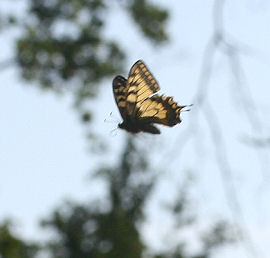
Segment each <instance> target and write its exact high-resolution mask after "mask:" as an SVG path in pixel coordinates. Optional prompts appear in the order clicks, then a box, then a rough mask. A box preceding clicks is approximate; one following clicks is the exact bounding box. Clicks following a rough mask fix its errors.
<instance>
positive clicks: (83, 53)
mask: <svg viewBox="0 0 270 258" xmlns="http://www.w3.org/2000/svg"><path fill="white" fill-rule="evenodd" d="M114 2H116V3H118V5H119V8H124V9H125V10H126V11H127V12H128V13H129V14H130V17H131V18H132V19H133V20H134V22H135V24H136V25H137V26H138V27H139V28H140V30H141V31H142V32H143V34H144V35H145V37H146V38H147V39H149V40H151V42H153V43H154V44H161V43H163V42H165V41H166V40H167V34H166V31H165V25H166V21H167V19H168V12H167V11H166V10H165V9H162V8H161V7H158V6H156V5H154V4H152V3H150V2H149V1H146V0H140V1H135V0H133V1H123V2H122V1H102V0H58V1H53V0H50V1H42V0H31V1H30V7H29V10H28V14H27V17H26V20H25V21H23V24H22V25H21V24H20V26H21V27H22V28H21V29H22V31H23V34H22V36H21V37H20V38H19V39H18V41H17V52H16V61H17V62H18V65H19V67H20V69H21V72H22V76H23V77H24V78H25V79H26V80H29V81H35V82H37V83H38V85H40V86H41V87H43V88H48V89H53V90H56V91H61V90H63V89H65V90H71V91H73V92H74V94H75V100H76V102H77V104H80V103H81V102H82V101H84V100H86V99H89V98H92V97H94V96H96V94H97V92H98V86H99V82H100V81H101V80H102V79H104V78H108V77H112V76H113V75H115V74H116V73H117V72H120V71H122V68H123V60H124V57H125V55H126V53H124V52H123V50H122V49H121V47H120V45H119V43H118V41H117V39H107V37H106V35H105V32H104V30H105V28H106V25H107V22H108V21H107V19H106V16H107V14H108V12H109V11H110V6H111V5H112V4H114ZM14 20H16V19H14ZM18 24H19V21H18V23H17V25H18ZM131 29H132V28H131ZM120 35H121V30H119V36H120ZM83 118H84V120H85V121H87V120H88V119H89V118H90V115H89V114H88V116H87V115H84V116H83ZM87 118H88V119H87Z"/></svg>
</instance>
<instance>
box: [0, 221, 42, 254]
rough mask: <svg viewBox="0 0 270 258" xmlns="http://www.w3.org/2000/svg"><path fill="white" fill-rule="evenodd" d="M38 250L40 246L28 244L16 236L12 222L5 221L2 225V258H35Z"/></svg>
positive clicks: (0, 241) (0, 239)
mask: <svg viewBox="0 0 270 258" xmlns="http://www.w3.org/2000/svg"><path fill="white" fill-rule="evenodd" d="M38 250H39V247H38V245H36V244H32V243H26V242H25V241H23V240H21V239H20V238H19V237H18V236H16V235H15V233H14V232H13V231H12V225H11V222H9V221H4V222H3V223H2V224H0V257H1V258H34V257H35V255H36V254H37V252H38Z"/></svg>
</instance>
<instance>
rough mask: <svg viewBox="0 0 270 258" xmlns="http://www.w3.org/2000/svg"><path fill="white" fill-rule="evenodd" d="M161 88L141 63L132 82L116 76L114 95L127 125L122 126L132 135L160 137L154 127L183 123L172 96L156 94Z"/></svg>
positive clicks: (134, 67) (132, 68) (131, 79)
mask: <svg viewBox="0 0 270 258" xmlns="http://www.w3.org/2000/svg"><path fill="white" fill-rule="evenodd" d="M159 90H160V88H159V85H158V83H157V81H156V79H155V78H154V76H153V75H152V74H151V72H150V71H149V70H148V68H147V67H146V65H145V64H144V63H143V62H142V61H141V60H139V61H137V62H136V63H135V64H134V65H133V66H132V67H131V69H130V72H129V76H128V79H125V78H124V77H123V76H120V75H118V76H116V77H115V78H114V80H113V93H114V97H115V101H116V104H117V106H118V109H119V112H120V114H121V116H122V118H123V122H122V123H120V124H119V125H118V127H119V128H121V129H124V130H126V131H128V132H130V133H139V132H147V133H151V134H160V131H159V129H158V128H157V127H155V126H154V125H153V124H154V123H156V124H163V125H166V126H170V127H171V126H174V125H176V124H178V123H180V122H181V120H180V111H181V109H182V108H184V107H185V106H178V104H177V103H176V102H175V101H174V100H173V98H172V97H166V96H164V95H158V94H155V93H156V92H157V91H159Z"/></svg>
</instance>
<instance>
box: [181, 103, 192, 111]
mask: <svg viewBox="0 0 270 258" xmlns="http://www.w3.org/2000/svg"><path fill="white" fill-rule="evenodd" d="M192 106H193V104H189V105H184V106H182V108H183V110H182V111H181V112H187V111H190V110H191V109H190V108H188V109H186V107H192Z"/></svg>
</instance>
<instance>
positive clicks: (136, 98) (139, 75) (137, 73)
mask: <svg viewBox="0 0 270 258" xmlns="http://www.w3.org/2000/svg"><path fill="white" fill-rule="evenodd" d="M127 88H128V90H127V99H126V100H127V112H128V113H129V114H130V115H132V114H134V115H136V111H137V110H136V105H139V104H140V102H142V101H144V100H145V99H147V98H148V97H149V96H151V95H152V94H154V93H156V92H157V91H159V85H158V83H157V81H156V79H155V78H154V76H153V75H152V74H151V72H150V71H149V70H148V69H147V67H146V65H145V64H144V63H143V62H142V61H140V60H139V61H137V62H136V63H135V64H134V65H133V66H132V68H131V69H130V72H129V76H128V80H127Z"/></svg>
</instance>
